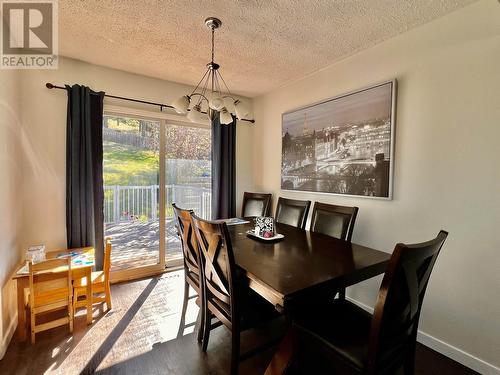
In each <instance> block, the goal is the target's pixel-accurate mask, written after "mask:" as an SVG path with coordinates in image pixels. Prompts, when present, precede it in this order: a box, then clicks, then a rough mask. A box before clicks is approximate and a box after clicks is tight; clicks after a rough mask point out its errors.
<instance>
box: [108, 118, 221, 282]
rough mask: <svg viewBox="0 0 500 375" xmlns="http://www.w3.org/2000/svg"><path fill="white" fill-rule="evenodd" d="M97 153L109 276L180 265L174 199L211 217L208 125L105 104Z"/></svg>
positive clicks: (138, 274)
mask: <svg viewBox="0 0 500 375" xmlns="http://www.w3.org/2000/svg"><path fill="white" fill-rule="evenodd" d="M160 115H161V114H160ZM103 152H104V155H103V175H104V176H103V177H104V222H105V224H104V226H105V227H104V234H105V236H109V237H111V238H112V244H113V248H112V253H111V271H112V279H114V280H123V279H131V278H136V277H142V276H145V275H148V274H152V273H157V272H159V271H161V270H163V269H164V268H165V266H175V265H179V264H181V263H182V252H181V245H180V240H179V238H178V236H177V231H176V229H175V223H174V220H173V211H172V203H176V204H177V205H178V206H179V207H181V208H185V209H192V210H194V211H195V212H196V214H198V215H199V216H201V217H204V218H210V212H211V133H210V128H209V127H208V126H207V125H202V124H201V125H193V124H185V123H180V122H173V121H169V120H168V119H166V118H163V117H161V116H158V117H154V114H152V116H144V113H138V114H134V111H132V110H130V111H126V113H125V114H121V113H112V112H106V111H105V115H104V120H103Z"/></svg>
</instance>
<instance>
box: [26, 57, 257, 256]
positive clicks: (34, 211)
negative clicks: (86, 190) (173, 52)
mask: <svg viewBox="0 0 500 375" xmlns="http://www.w3.org/2000/svg"><path fill="white" fill-rule="evenodd" d="M167 68H168V67H167V65H166V66H165V69H167ZM22 79H23V83H22V93H23V101H22V106H23V111H22V113H23V122H24V124H25V129H26V134H27V139H28V145H29V147H28V149H27V150H26V153H27V157H26V159H25V166H24V169H25V183H24V200H25V215H26V221H25V223H26V233H25V235H24V236H23V237H24V238H23V244H25V245H27V244H32V243H39V242H43V243H45V244H46V246H47V247H48V248H53V247H59V246H64V244H65V242H66V232H65V231H66V229H65V225H66V222H65V156H66V154H65V152H66V151H65V150H66V149H65V147H66V146H65V144H66V139H65V137H66V102H67V99H66V93H65V92H64V91H61V90H48V89H47V88H45V83H46V82H51V83H54V84H57V85H62V84H65V83H69V84H73V83H79V84H85V85H88V86H90V87H91V88H93V89H95V90H104V91H106V92H107V93H109V94H113V95H119V96H126V97H133V98H139V99H143V100H149V101H154V102H161V103H170V102H172V101H173V100H174V99H175V98H177V97H178V96H181V95H185V94H186V93H189V92H190V89H192V88H190V87H188V86H185V85H181V84H176V83H172V82H167V81H162V80H158V79H153V78H149V77H145V76H140V75H136V74H130V73H126V72H123V71H118V70H114V69H108V68H104V67H100V66H96V65H91V64H87V63H84V62H81V61H76V60H71V59H62V60H61V61H60V64H59V69H58V70H54V71H49V70H31V71H25V72H23V75H22ZM105 104H115V105H120V106H127V105H134V106H135V107H137V108H139V109H145V110H153V111H154V110H155V108H154V107H151V106H142V105H137V104H134V103H130V104H129V103H127V102H123V101H116V100H115V101H113V100H110V99H107V98H106V99H105ZM252 127H253V125H251V124H249V123H247V122H238V131H237V150H238V155H237V159H238V163H237V168H238V171H242V172H241V173H238V177H237V189H238V197H239V196H241V193H240V191H242V190H244V189H247V188H249V185H250V184H251V182H252V156H251V152H252V149H251V147H250V145H251V133H252Z"/></svg>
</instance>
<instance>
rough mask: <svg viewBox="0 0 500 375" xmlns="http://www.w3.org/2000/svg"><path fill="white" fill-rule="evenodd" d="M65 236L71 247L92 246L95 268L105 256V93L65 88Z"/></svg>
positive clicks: (100, 267) (74, 86)
mask: <svg viewBox="0 0 500 375" xmlns="http://www.w3.org/2000/svg"><path fill="white" fill-rule="evenodd" d="M66 90H67V92H68V118H67V129H66V234H67V242H68V248H70V249H71V248H75V247H83V246H93V247H94V248H95V258H96V268H97V269H98V270H100V269H102V264H103V254H104V233H103V231H104V228H103V225H104V214H103V201H104V191H103V186H102V113H103V99H104V92H94V91H92V90H91V89H89V88H88V87H85V86H80V85H73V86H72V87H69V86H66Z"/></svg>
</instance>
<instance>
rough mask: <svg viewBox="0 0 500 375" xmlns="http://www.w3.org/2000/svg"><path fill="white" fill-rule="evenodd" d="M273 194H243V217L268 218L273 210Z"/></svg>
mask: <svg viewBox="0 0 500 375" xmlns="http://www.w3.org/2000/svg"><path fill="white" fill-rule="evenodd" d="M272 196H273V195H272V194H267V193H250V192H247V191H245V192H244V193H243V204H242V206H241V216H242V217H257V216H268V215H269V212H270V210H271V200H272Z"/></svg>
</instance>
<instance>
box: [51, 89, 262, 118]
mask: <svg viewBox="0 0 500 375" xmlns="http://www.w3.org/2000/svg"><path fill="white" fill-rule="evenodd" d="M68 86H69V85H68ZM45 87H47V88H48V89H60V90H66V87H63V86H57V85H54V84H52V83H50V82H47V83H46V84H45ZM104 96H107V97H108V98H113V99H120V100H127V101H129V102H135V103H142V104H149V105H154V106H157V107H160V112H163V108H174V107H172V106H171V105H168V104H163V103H155V102H148V101H146V100H140V99H132V98H126V97H123V96H116V95H109V94H104ZM188 111H189V109H188ZM201 113H204V114H207V112H201ZM240 121H247V122H251V123H252V124H253V123H254V122H255V120H248V119H245V118H242V119H241V120H240Z"/></svg>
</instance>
